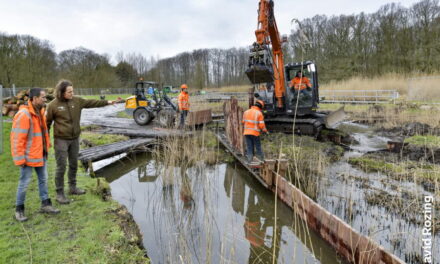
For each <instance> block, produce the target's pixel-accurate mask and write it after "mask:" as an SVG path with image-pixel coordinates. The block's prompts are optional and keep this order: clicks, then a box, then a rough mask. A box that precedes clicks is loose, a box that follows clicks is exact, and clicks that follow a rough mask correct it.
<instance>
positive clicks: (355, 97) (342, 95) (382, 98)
mask: <svg viewBox="0 0 440 264" xmlns="http://www.w3.org/2000/svg"><path fill="white" fill-rule="evenodd" d="M319 97H320V100H319V101H320V102H321V103H345V104H381V103H393V104H394V103H396V99H398V98H399V92H397V91H396V90H320V91H319Z"/></svg>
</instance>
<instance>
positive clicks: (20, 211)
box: [15, 204, 28, 222]
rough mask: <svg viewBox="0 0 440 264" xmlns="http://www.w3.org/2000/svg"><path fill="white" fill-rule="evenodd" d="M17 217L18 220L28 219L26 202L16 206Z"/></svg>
mask: <svg viewBox="0 0 440 264" xmlns="http://www.w3.org/2000/svg"><path fill="white" fill-rule="evenodd" d="M15 219H16V220H17V221H18V222H24V221H27V220H28V219H27V217H26V216H25V215H24V204H22V205H17V206H16V207H15Z"/></svg>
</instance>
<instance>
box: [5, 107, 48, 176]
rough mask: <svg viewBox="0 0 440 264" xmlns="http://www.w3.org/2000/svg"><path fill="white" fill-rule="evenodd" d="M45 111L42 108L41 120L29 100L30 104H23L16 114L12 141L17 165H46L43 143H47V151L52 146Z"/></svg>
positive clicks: (13, 155) (13, 154)
mask: <svg viewBox="0 0 440 264" xmlns="http://www.w3.org/2000/svg"><path fill="white" fill-rule="evenodd" d="M44 112H45V111H44V109H41V111H40V115H41V119H42V120H40V118H39V117H38V115H37V114H36V113H35V110H34V108H33V106H32V103H31V102H30V101H29V105H22V106H21V107H20V110H19V111H18V113H17V114H16V115H15V116H14V120H13V121H12V130H11V136H10V141H11V154H12V159H13V160H14V163H15V165H17V166H21V165H26V166H30V167H42V166H43V165H44V157H43V149H44V148H43V143H44V142H45V143H46V150H47V151H49V148H50V141H49V133H48V131H47V125H46V116H45V113H44ZM42 126H43V127H42ZM43 137H45V140H43Z"/></svg>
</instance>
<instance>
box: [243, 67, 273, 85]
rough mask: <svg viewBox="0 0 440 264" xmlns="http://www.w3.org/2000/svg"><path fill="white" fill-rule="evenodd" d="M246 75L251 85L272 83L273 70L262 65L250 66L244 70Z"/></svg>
mask: <svg viewBox="0 0 440 264" xmlns="http://www.w3.org/2000/svg"><path fill="white" fill-rule="evenodd" d="M246 75H247V77H248V78H249V80H250V81H251V83H253V84H256V83H266V82H273V68H272V66H267V65H264V64H254V65H251V66H250V67H249V68H248V69H247V70H246Z"/></svg>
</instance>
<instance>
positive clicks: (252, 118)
mask: <svg viewBox="0 0 440 264" xmlns="http://www.w3.org/2000/svg"><path fill="white" fill-rule="evenodd" d="M242 122H243V124H244V131H243V135H252V136H257V137H258V136H259V135H260V132H261V131H263V132H267V129H266V125H265V124H264V117H263V113H262V112H261V110H260V108H259V107H257V106H252V107H251V108H250V109H248V110H246V111H245V112H244V113H243V121H242Z"/></svg>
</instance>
